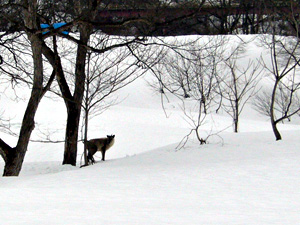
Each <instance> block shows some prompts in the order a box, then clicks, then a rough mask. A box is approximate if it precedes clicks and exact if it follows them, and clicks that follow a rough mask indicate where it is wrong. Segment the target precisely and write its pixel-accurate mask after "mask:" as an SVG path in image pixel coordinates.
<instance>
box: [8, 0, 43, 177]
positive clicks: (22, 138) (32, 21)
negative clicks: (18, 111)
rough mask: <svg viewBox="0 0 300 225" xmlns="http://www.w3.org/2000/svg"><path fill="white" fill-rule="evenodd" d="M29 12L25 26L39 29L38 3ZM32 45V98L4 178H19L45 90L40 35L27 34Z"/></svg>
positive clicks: (29, 5) (25, 11)
mask: <svg viewBox="0 0 300 225" xmlns="http://www.w3.org/2000/svg"><path fill="white" fill-rule="evenodd" d="M27 4H28V5H27V7H28V10H24V16H25V24H26V26H27V27H29V28H37V25H36V12H37V11H36V10H37V1H31V2H30V3H27ZM27 35H28V38H29V40H30V43H31V49H32V57H33V65H34V77H33V86H32V91H31V96H30V99H29V102H28V105H27V108H26V111H25V114H24V117H23V121H22V125H21V129H20V135H19V139H18V143H17V146H16V147H15V148H11V149H9V152H8V154H7V158H6V163H5V167H4V173H3V176H18V175H19V173H20V171H21V168H22V164H23V161H24V157H25V154H26V151H27V147H28V144H29V140H30V136H31V133H32V131H33V129H34V117H35V114H36V111H37V108H38V105H39V103H40V100H41V99H42V97H43V95H44V93H45V90H44V89H43V59H42V47H41V46H42V41H41V39H40V37H39V36H38V34H31V33H27Z"/></svg>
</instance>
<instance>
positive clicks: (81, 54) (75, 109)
mask: <svg viewBox="0 0 300 225" xmlns="http://www.w3.org/2000/svg"><path fill="white" fill-rule="evenodd" d="M91 31H92V29H91V26H90V25H86V24H82V25H81V26H80V42H81V43H82V44H80V45H78V48H77V57H76V68H75V91H74V96H73V98H72V99H65V103H66V106H67V109H68V118H67V127H66V139H65V151H64V159H63V164H71V165H73V166H76V157H77V141H78V131H79V121H80V113H81V104H82V100H83V96H84V84H85V79H86V75H85V65H86V56H87V49H86V47H85V45H87V44H88V41H89V37H90V34H91Z"/></svg>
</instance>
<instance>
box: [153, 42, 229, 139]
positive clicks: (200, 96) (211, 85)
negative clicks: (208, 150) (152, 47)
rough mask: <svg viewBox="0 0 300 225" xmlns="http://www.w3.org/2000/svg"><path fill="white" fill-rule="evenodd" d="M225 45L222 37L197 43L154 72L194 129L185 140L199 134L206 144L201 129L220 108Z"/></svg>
mask: <svg viewBox="0 0 300 225" xmlns="http://www.w3.org/2000/svg"><path fill="white" fill-rule="evenodd" d="M201 42H202V43H201ZM224 42H225V39H224V38H222V37H219V38H210V37H206V38H205V39H203V40H197V44H196V42H195V43H194V46H192V47H189V49H185V51H179V52H176V51H175V52H174V51H173V52H172V53H171V54H170V55H166V56H165V58H164V59H163V60H162V61H161V62H160V64H159V65H158V66H157V69H156V70H155V71H154V72H155V76H156V78H157V81H158V83H159V85H160V87H161V88H163V90H164V94H165V95H167V94H172V95H175V96H176V97H178V98H179V99H180V100H181V103H182V104H181V109H182V111H183V113H184V116H185V118H186V121H187V122H188V123H189V124H190V126H191V131H190V132H189V134H188V135H187V136H186V137H185V138H184V139H185V140H187V139H188V138H189V136H190V135H191V134H192V133H194V132H195V134H196V137H197V139H198V141H199V143H200V144H204V143H206V140H207V137H203V136H201V134H200V127H201V126H202V125H203V123H204V121H205V119H206V116H207V115H208V114H209V113H211V112H212V111H215V110H216V109H217V108H218V107H219V103H218V100H220V98H219V95H218V91H217V89H218V87H219V85H218V82H219V81H218V79H217V77H221V75H219V76H217V74H218V64H219V62H220V61H221V58H220V54H222V52H223V51H224V49H223V48H222V45H223V44H224ZM182 143H183V144H184V143H185V141H183V142H182Z"/></svg>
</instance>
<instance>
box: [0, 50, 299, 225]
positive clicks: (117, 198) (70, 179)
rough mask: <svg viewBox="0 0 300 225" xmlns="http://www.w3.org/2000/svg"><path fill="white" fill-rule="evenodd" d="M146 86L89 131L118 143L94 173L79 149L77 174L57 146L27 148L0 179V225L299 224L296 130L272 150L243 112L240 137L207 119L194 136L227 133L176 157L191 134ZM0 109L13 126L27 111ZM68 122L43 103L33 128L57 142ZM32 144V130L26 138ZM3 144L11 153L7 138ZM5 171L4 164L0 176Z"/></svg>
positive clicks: (127, 92)
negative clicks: (18, 165) (10, 173)
mask: <svg viewBox="0 0 300 225" xmlns="http://www.w3.org/2000/svg"><path fill="white" fill-rule="evenodd" d="M253 48H254V47H253ZM253 48H252V49H250V50H249V51H250V53H249V54H252V55H253V56H254V55H255V54H256V52H255V51H254V50H253ZM145 79H148V77H145V78H142V79H140V80H137V81H136V82H134V83H132V84H131V85H129V86H127V87H126V88H124V89H122V90H120V91H119V92H118V100H119V102H120V103H119V104H118V105H116V106H113V107H111V108H110V109H108V110H107V111H105V112H104V113H103V114H101V115H100V116H98V117H96V118H93V119H92V120H91V122H90V129H91V131H90V135H89V138H96V137H101V136H105V135H107V134H115V135H116V142H115V145H114V146H113V147H112V148H111V149H110V150H109V151H108V152H107V161H105V162H101V161H100V156H101V154H99V153H97V154H96V157H95V159H96V161H98V162H97V163H96V164H94V165H93V166H89V167H85V168H81V169H80V168H79V164H80V162H79V161H80V157H81V154H82V149H83V146H82V144H81V143H80V144H79V150H80V152H79V153H78V162H79V163H78V166H77V167H72V166H62V165H61V162H62V157H63V143H58V144H45V143H36V142H32V143H30V146H29V149H28V152H27V155H26V157H25V162H24V164H23V169H22V172H21V175H20V176H19V177H1V178H0V190H1V191H0V199H1V200H0V208H1V210H0V223H1V224H110V225H115V224H116V225H117V224H118V225H119V224H120V225H127V224H128V225H133V224H136V225H141V224H145V225H148V224H159V225H161V224H171V225H175V224H176V225H177V224H178V225H182V224H188V225H194V224H195V225H198V224H216V225H219V224H224V225H228V224H249V225H250V224H251V225H252V224H255V225H258V224H272V225H273V224H280V225H281V224H285V225H296V224H299V221H300V213H299V212H300V190H299V187H300V170H299V168H300V142H299V136H300V125H298V124H297V122H295V121H294V120H292V123H290V124H288V123H287V124H280V126H279V128H280V130H281V131H282V135H283V141H280V142H275V138H274V136H273V133H272V131H271V126H270V123H269V122H268V120H266V118H265V117H262V116H260V115H258V114H257V113H256V112H255V111H254V110H253V109H252V108H251V107H250V106H247V108H246V109H245V111H244V112H243V114H242V117H241V121H240V130H241V132H240V133H238V134H234V133H233V132H232V127H231V124H232V119H231V118H230V117H228V116H227V115H225V114H220V115H213V119H212V118H210V117H208V119H207V122H206V123H205V124H204V126H203V127H202V129H201V132H202V133H203V134H204V135H206V134H208V133H210V132H211V131H212V130H222V129H224V128H227V130H226V131H224V132H222V133H221V134H219V136H213V137H212V138H211V139H209V144H207V145H202V146H200V145H199V144H198V143H197V142H196V140H195V139H193V138H191V139H190V141H189V142H188V143H187V145H186V146H185V147H184V148H182V149H177V148H176V147H177V145H178V143H179V142H180V141H181V139H182V138H183V137H184V136H185V135H186V134H187V133H188V132H189V125H188V124H187V122H186V121H185V120H184V119H183V115H182V112H181V111H180V109H179V108H178V105H177V102H176V101H175V100H172V99H171V101H170V102H169V103H166V105H165V107H166V113H167V115H168V118H166V115H165V113H164V111H163V110H162V107H161V103H160V95H159V93H156V92H154V91H153V90H152V89H151V88H150V87H149V86H148V85H147V82H146V81H145ZM0 100H1V105H2V104H5V105H6V106H7V107H10V108H11V107H13V109H14V110H13V111H10V113H11V115H12V118H14V120H16V121H17V120H18V119H20V117H21V116H22V113H21V114H20V112H22V110H24V105H25V103H23V102H19V103H18V104H17V105H16V104H15V103H14V102H13V101H11V100H10V99H9V98H8V97H7V96H1V99H0ZM54 103H55V107H53V104H54ZM6 113H8V112H6ZM14 114H15V116H14ZM65 120H66V113H65V108H64V104H63V102H62V101H61V100H55V101H54V102H53V101H52V100H51V99H49V98H44V99H43V100H42V102H41V105H40V107H39V110H38V113H37V116H36V121H37V123H38V124H40V129H44V128H47V129H48V131H49V136H50V138H51V139H53V140H62V139H63V137H64V124H65ZM1 135H2V134H1ZM39 135H40V134H39V132H38V131H37V130H35V131H34V133H33V139H38V137H39ZM1 137H3V139H5V140H7V141H8V142H9V143H10V144H11V145H14V143H15V139H14V138H13V137H8V136H5V135H4V134H3V135H2V136H1ZM3 166H4V163H3V161H2V159H1V160H0V168H1V169H0V170H1V171H0V172H1V173H2V169H3Z"/></svg>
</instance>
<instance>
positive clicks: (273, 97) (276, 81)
mask: <svg viewBox="0 0 300 225" xmlns="http://www.w3.org/2000/svg"><path fill="white" fill-rule="evenodd" d="M279 81H280V80H279V79H276V80H275V83H274V87H273V92H272V96H271V105H270V118H271V125H272V129H273V133H274V135H275V138H276V141H279V140H281V139H282V138H281V135H280V133H279V130H278V129H277V122H276V118H275V112H274V105H275V99H276V91H277V87H278V84H279Z"/></svg>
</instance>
